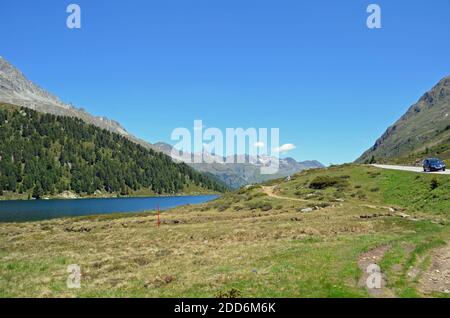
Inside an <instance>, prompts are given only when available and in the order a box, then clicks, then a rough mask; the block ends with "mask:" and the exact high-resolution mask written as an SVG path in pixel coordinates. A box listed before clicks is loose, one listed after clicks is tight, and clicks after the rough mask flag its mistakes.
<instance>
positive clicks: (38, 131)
mask: <svg viewBox="0 0 450 318" xmlns="http://www.w3.org/2000/svg"><path fill="white" fill-rule="evenodd" d="M190 186H194V187H201V188H204V189H210V190H214V191H223V190H224V189H225V188H224V186H223V185H222V184H220V183H219V182H218V181H216V180H215V179H214V178H213V177H211V176H208V175H205V174H201V173H198V172H196V171H194V170H193V169H192V168H190V167H188V166H187V165H186V164H184V163H174V162H173V161H172V160H171V158H169V157H168V156H167V155H164V154H162V153H159V152H155V151H153V150H151V149H146V148H144V147H142V146H140V145H138V144H135V143H133V142H131V141H130V140H128V139H126V138H125V137H123V136H121V135H119V134H115V133H111V132H109V131H107V130H104V129H100V128H98V127H95V126H93V125H89V124H86V123H84V122H83V121H82V120H80V119H77V118H70V117H61V116H55V115H50V114H42V113H38V112H35V111H33V110H30V109H26V108H20V107H16V106H11V105H6V104H1V105H0V195H3V193H4V192H6V191H8V192H13V193H18V194H22V193H29V194H30V196H33V197H35V198H39V197H41V196H43V195H52V194H58V193H62V192H64V191H72V192H75V193H77V194H86V195H91V194H94V192H96V191H104V192H108V193H120V194H122V195H126V194H129V193H132V192H134V191H140V190H148V192H149V193H155V194H165V193H167V194H171V193H179V192H181V191H183V189H185V188H186V187H190Z"/></svg>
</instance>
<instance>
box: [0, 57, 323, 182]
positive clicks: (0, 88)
mask: <svg viewBox="0 0 450 318" xmlns="http://www.w3.org/2000/svg"><path fill="white" fill-rule="evenodd" d="M0 102H3V103H8V104H12V105H17V106H23V107H26V108H30V109H33V110H36V111H38V112H42V113H49V114H53V115H60V116H69V117H75V118H79V119H82V120H83V121H84V122H86V123H88V124H92V125H95V126H97V127H99V128H102V129H106V130H108V131H110V132H113V133H117V134H120V135H121V136H124V137H126V138H127V139H129V140H131V141H133V142H135V143H138V144H140V145H141V146H144V147H145V148H147V149H153V150H156V151H161V152H163V153H165V154H167V155H169V156H170V155H171V149H172V146H170V145H169V144H166V143H155V144H151V143H148V142H146V141H144V140H142V139H139V138H137V137H136V136H133V135H132V134H130V133H128V132H127V131H126V129H125V128H124V127H122V126H121V125H120V124H119V123H118V122H117V121H114V120H111V119H108V118H106V117H96V116H92V115H91V114H89V113H87V112H86V111H84V110H83V109H82V108H76V107H75V106H74V105H71V104H66V103H64V102H62V101H61V100H60V99H59V98H58V97H56V96H55V95H53V94H51V93H49V92H47V91H46V90H44V89H42V88H41V87H39V86H38V85H36V84H34V83H33V82H31V81H30V80H28V79H27V78H26V77H25V76H24V75H23V74H22V72H21V71H19V70H18V69H17V68H15V67H14V66H13V65H11V64H10V63H9V62H7V61H6V60H5V59H4V58H2V57H0ZM197 155H198V154H197ZM203 155H204V156H213V155H211V154H207V153H204V154H203ZM173 159H174V160H178V159H179V158H173ZM267 160H274V158H271V159H269V158H262V157H258V158H249V157H248V156H247V158H246V161H245V162H246V163H235V164H219V163H212V164H209V163H200V164H191V163H188V164H189V165H190V166H192V167H194V168H195V169H197V170H199V171H201V172H207V173H210V174H213V175H215V176H216V177H218V178H219V179H220V180H222V181H223V182H225V183H226V184H227V185H228V186H230V187H233V188H238V187H240V186H243V185H247V184H252V183H259V182H262V181H266V180H268V179H273V178H279V177H284V176H288V175H291V174H293V173H296V172H299V171H301V170H304V169H310V168H321V167H324V166H323V165H322V164H321V163H320V162H317V161H304V162H297V161H295V160H294V159H292V158H286V159H280V171H279V173H277V174H274V175H261V174H260V173H259V171H260V167H261V165H264V162H267Z"/></svg>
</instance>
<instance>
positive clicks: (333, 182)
mask: <svg viewBox="0 0 450 318" xmlns="http://www.w3.org/2000/svg"><path fill="white" fill-rule="evenodd" d="M346 179H347V176H343V177H329V176H318V177H316V178H314V179H313V180H312V181H311V183H310V184H309V188H311V189H318V190H322V189H326V188H329V187H339V188H343V187H346V186H348V184H349V183H348V181H347V180H346Z"/></svg>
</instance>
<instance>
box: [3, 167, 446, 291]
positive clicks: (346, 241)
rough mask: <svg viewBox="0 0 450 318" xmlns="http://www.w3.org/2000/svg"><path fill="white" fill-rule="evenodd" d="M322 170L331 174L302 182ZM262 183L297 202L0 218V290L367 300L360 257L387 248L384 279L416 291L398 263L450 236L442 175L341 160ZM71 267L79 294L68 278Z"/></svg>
mask: <svg viewBox="0 0 450 318" xmlns="http://www.w3.org/2000/svg"><path fill="white" fill-rule="evenodd" d="M319 175H326V176H332V177H333V176H334V177H336V178H337V179H338V180H340V181H339V183H338V184H337V185H335V186H333V187H330V188H327V189H322V190H313V189H310V188H309V184H310V183H311V181H313V180H314V179H315V178H316V177H317V176H319ZM432 178H436V179H437V181H438V184H439V185H438V187H437V188H436V189H435V190H433V191H429V187H430V184H431V179H432ZM342 180H343V181H342ZM269 185H275V186H276V187H277V190H276V194H277V195H279V196H283V197H291V198H294V199H299V200H288V199H280V198H272V197H268V196H267V195H265V194H264V193H263V191H262V190H263V189H262V188H261V187H258V186H257V187H252V188H249V189H247V190H241V191H239V192H236V193H229V194H226V195H225V196H224V197H222V198H221V199H219V200H216V201H214V202H211V203H208V204H205V205H201V206H188V207H182V208H178V209H174V210H172V211H169V212H167V213H165V214H164V215H163V217H162V221H163V224H162V226H161V228H160V229H157V228H156V227H155V216H154V214H152V213H146V214H137V215H132V216H124V215H110V216H101V217H88V218H77V219H61V220H51V221H46V222H37V223H26V224H1V225H0V277H1V279H0V296H6V297H17V296H58V297H59V296H61V297H62V296H110V297H112V296H144V297H168V296H171V297H177V296H184V297H187V296H192V297H199V296H208V297H214V296H227V295H240V296H243V297H255V296H259V297H366V296H368V294H367V291H366V290H365V289H364V288H361V287H359V286H358V283H357V282H358V279H359V277H360V275H361V271H360V269H359V268H358V265H357V260H358V257H359V255H360V254H361V253H363V252H365V251H368V250H370V249H372V248H375V247H377V246H380V245H384V244H389V245H390V246H391V249H390V251H389V252H388V253H387V254H386V256H385V257H384V259H383V261H382V270H383V271H384V272H385V273H386V274H387V276H388V283H389V287H390V288H391V289H392V290H393V291H394V292H395V294H396V295H398V296H421V294H420V293H419V292H418V291H417V288H416V287H417V282H416V281H414V280H410V279H408V276H407V270H408V269H409V267H410V266H416V265H417V266H419V265H421V264H418V260H419V259H422V256H424V255H427V253H428V252H429V251H430V249H432V248H434V247H437V246H441V245H443V244H445V242H446V241H448V239H449V237H450V227H449V226H448V221H449V218H448V202H449V193H448V189H449V186H450V178H449V177H448V176H445V175H441V176H436V177H434V176H429V175H424V174H420V175H419V174H414V173H408V172H401V171H388V170H378V169H376V168H373V167H366V166H339V167H332V168H329V169H326V170H313V171H308V172H303V173H301V174H299V175H296V176H295V177H294V178H293V180H292V181H290V182H286V183H285V182H281V181H272V182H271V183H270V184H269ZM300 200H305V201H300ZM342 200H343V201H342ZM425 202H426V204H425ZM307 206H323V207H324V208H322V209H320V210H317V211H313V212H310V213H302V212H300V210H301V209H303V208H305V207H307ZM386 206H392V207H397V210H402V212H403V213H405V212H406V213H408V214H410V215H412V216H414V217H416V218H420V220H418V221H413V220H411V219H409V218H402V217H399V216H397V215H396V214H395V213H391V212H389V211H388V210H387V209H386ZM361 216H363V217H361ZM367 216H369V217H367ZM73 263H76V264H79V265H80V266H81V268H82V272H83V279H82V288H81V289H80V290H69V289H67V288H66V285H65V282H66V278H67V273H66V267H67V265H69V264H73ZM399 266H400V269H399V268H398V267H399ZM421 266H424V265H423V264H422V265H421ZM435 296H442V295H441V294H437V295H435Z"/></svg>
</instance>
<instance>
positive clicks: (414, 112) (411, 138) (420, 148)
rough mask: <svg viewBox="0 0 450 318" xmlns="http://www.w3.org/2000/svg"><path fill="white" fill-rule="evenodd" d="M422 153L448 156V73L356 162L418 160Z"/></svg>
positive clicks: (449, 123)
mask: <svg viewBox="0 0 450 318" xmlns="http://www.w3.org/2000/svg"><path fill="white" fill-rule="evenodd" d="M425 157H439V158H442V159H446V160H450V76H447V77H445V78H443V79H442V80H440V81H439V82H438V83H437V84H436V85H435V86H434V87H433V88H432V89H431V90H430V91H428V92H427V93H425V94H424V95H423V96H422V97H421V98H420V99H419V101H418V102H417V103H416V104H414V105H412V106H411V107H410V108H409V109H408V111H407V112H406V113H405V114H404V115H403V116H402V117H401V118H400V119H399V120H398V121H397V122H395V123H394V124H393V125H392V126H391V127H389V128H388V129H387V130H386V132H385V133H384V134H383V135H382V136H381V137H380V138H379V139H378V140H377V141H376V142H375V144H374V145H373V147H372V148H370V149H369V150H367V151H366V152H365V153H364V154H363V155H362V156H361V157H360V158H358V159H357V162H360V163H363V162H373V161H376V162H392V163H404V164H419V163H420V161H421V160H422V159H423V158H425Z"/></svg>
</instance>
